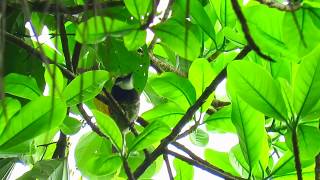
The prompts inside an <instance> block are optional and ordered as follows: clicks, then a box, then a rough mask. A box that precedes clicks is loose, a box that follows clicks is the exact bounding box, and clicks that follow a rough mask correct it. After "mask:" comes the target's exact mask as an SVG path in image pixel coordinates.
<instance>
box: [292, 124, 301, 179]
mask: <svg viewBox="0 0 320 180" xmlns="http://www.w3.org/2000/svg"><path fill="white" fill-rule="evenodd" d="M291 138H292V146H293V154H294V163H295V167H296V171H297V178H298V180H302V167H301V161H300V154H299V146H298V136H297V128H296V126H294V128H292V137H291Z"/></svg>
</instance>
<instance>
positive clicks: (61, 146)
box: [52, 131, 67, 159]
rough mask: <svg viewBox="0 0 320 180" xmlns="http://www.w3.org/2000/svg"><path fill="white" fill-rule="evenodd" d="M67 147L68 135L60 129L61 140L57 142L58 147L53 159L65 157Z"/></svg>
mask: <svg viewBox="0 0 320 180" xmlns="http://www.w3.org/2000/svg"><path fill="white" fill-rule="evenodd" d="M66 147H67V136H66V135H65V134H64V133H63V132H61V131H60V136H59V140H58V142H57V146H56V149H55V150H54V153H53V155H52V159H58V158H64V157H65V153H66Z"/></svg>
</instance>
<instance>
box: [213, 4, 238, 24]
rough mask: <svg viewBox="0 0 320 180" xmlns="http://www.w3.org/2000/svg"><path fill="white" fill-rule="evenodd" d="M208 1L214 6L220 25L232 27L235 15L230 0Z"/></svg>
mask: <svg viewBox="0 0 320 180" xmlns="http://www.w3.org/2000/svg"><path fill="white" fill-rule="evenodd" d="M209 3H210V4H211V6H213V7H214V8H215V11H216V14H217V16H218V19H219V22H220V24H221V26H222V27H226V26H229V27H234V25H235V24H236V20H237V17H236V15H235V13H234V11H233V9H232V5H231V1H228V0H221V1H216V0H209Z"/></svg>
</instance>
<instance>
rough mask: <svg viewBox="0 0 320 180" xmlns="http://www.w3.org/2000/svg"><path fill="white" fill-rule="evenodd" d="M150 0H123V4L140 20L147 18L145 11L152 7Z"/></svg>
mask: <svg viewBox="0 0 320 180" xmlns="http://www.w3.org/2000/svg"><path fill="white" fill-rule="evenodd" d="M152 3H153V1H152V0H124V4H125V5H126V8H127V9H128V11H129V12H130V13H131V14H132V15H133V17H135V18H136V19H138V20H139V21H141V19H147V17H146V15H147V12H148V11H150V10H151V8H152Z"/></svg>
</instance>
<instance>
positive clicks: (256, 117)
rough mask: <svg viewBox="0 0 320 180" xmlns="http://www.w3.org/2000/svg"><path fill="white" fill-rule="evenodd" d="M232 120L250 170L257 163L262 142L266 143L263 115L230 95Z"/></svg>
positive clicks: (262, 146)
mask: <svg viewBox="0 0 320 180" xmlns="http://www.w3.org/2000/svg"><path fill="white" fill-rule="evenodd" d="M232 122H233V124H234V126H235V127H236V129H237V132H238V137H239V143H240V147H241V150H242V153H243V155H244V157H245V159H246V161H247V163H248V165H249V168H250V170H252V169H253V168H254V167H255V166H257V165H258V162H259V160H260V158H261V156H266V155H265V154H262V152H264V151H263V148H264V147H265V146H264V144H268V142H267V139H266V132H265V129H264V115H263V114H262V113H260V112H259V111H257V110H255V109H254V108H252V107H251V106H249V105H248V104H247V103H246V102H244V101H243V100H242V99H240V98H239V97H238V96H237V95H232Z"/></svg>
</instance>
